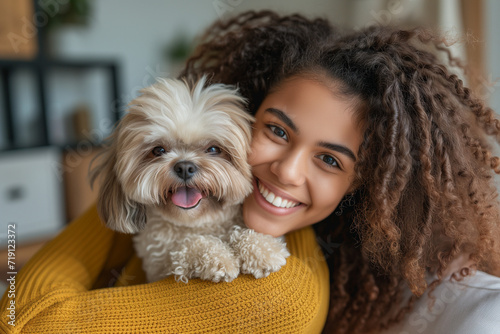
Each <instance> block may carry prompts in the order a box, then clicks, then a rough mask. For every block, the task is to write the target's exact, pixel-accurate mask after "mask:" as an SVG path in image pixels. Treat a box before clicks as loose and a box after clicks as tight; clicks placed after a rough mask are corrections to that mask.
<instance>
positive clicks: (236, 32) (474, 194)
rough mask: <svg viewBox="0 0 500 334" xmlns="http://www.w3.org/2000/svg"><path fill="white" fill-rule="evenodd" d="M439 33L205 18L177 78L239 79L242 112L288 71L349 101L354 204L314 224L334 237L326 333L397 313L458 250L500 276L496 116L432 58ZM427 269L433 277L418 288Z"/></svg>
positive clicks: (363, 328)
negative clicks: (319, 81) (355, 123)
mask: <svg viewBox="0 0 500 334" xmlns="http://www.w3.org/2000/svg"><path fill="white" fill-rule="evenodd" d="M441 42H442V40H441V39H439V38H438V37H437V36H435V35H433V34H432V33H430V32H429V31H426V30H424V29H413V30H401V29H398V28H395V27H370V28H366V29H362V30H359V31H340V30H339V29H337V28H335V27H333V26H332V25H331V24H329V23H328V21H326V20H323V19H307V18H305V17H303V16H300V15H290V16H279V15H277V14H275V13H273V12H269V11H264V12H246V13H243V14H240V15H238V16H236V17H234V18H232V19H230V20H228V21H225V22H216V23H215V24H213V25H212V26H211V27H210V28H209V29H208V30H207V33H206V34H205V35H204V36H203V38H202V43H201V44H200V45H199V46H198V48H197V49H196V50H195V52H194V54H193V55H192V57H191V58H190V59H189V60H188V62H187V64H186V68H185V70H184V71H183V73H182V74H181V75H182V76H199V75H201V74H209V75H211V78H212V81H213V82H223V83H226V84H234V85H237V86H238V87H239V89H240V92H241V93H242V94H243V96H245V97H246V98H247V99H248V101H249V111H250V112H251V113H253V114H255V112H256V110H257V109H258V107H259V105H260V103H261V102H262V100H263V99H264V97H265V96H266V94H267V93H268V92H269V91H270V90H271V89H274V88H276V87H277V86H278V85H279V84H280V83H282V82H283V80H286V79H288V78H291V77H293V76H298V75H309V76H311V75H313V76H315V77H317V78H327V79H328V80H329V81H330V82H333V83H335V87H336V88H337V89H340V93H341V94H342V95H344V96H347V97H351V98H352V101H353V103H357V105H356V108H355V109H356V117H357V119H358V120H359V121H360V123H359V124H360V126H362V127H363V130H364V140H363V143H362V144H361V146H360V148H359V152H358V156H359V159H358V161H357V163H356V166H355V172H356V175H357V180H356V181H355V182H356V185H357V191H356V193H355V198H356V204H355V205H354V206H353V207H349V209H348V210H345V212H344V213H343V214H342V215H341V216H337V215H335V214H332V215H331V216H330V217H328V218H327V219H325V220H324V221H322V222H320V223H318V224H316V226H315V229H316V231H317V232H319V233H318V237H319V236H322V238H324V241H325V242H327V243H330V244H333V243H336V242H340V241H341V246H340V247H339V248H338V249H336V250H335V251H333V252H332V251H328V252H325V258H326V259H327V262H328V265H329V267H330V280H331V296H330V311H329V315H328V320H327V323H326V326H325V329H324V331H325V332H328V333H358V332H368V331H372V330H373V331H378V330H380V329H382V328H387V327H388V326H389V325H390V324H392V323H394V322H397V321H400V320H401V319H402V317H403V316H404V315H405V314H406V313H407V312H408V310H410V309H411V306H412V303H413V301H414V300H415V299H416V298H418V297H420V296H421V295H422V294H423V293H424V292H425V291H428V290H432V288H433V287H435V285H437V284H439V283H440V282H441V281H442V280H443V279H444V278H445V274H446V272H447V269H448V268H449V266H450V264H451V262H452V261H453V260H454V259H456V258H457V257H458V256H460V255H464V254H465V255H467V256H469V258H470V260H472V261H473V262H474V263H475V267H473V269H474V268H477V269H479V270H484V271H486V272H489V273H491V274H494V275H499V274H500V246H499V240H500V224H499V221H500V214H499V206H498V202H497V190H496V187H495V185H494V182H493V175H494V172H496V173H500V160H499V159H498V158H497V157H495V156H493V154H492V149H491V145H492V143H491V141H492V140H491V139H494V140H496V142H498V141H499V140H500V122H499V121H498V120H497V119H496V118H495V116H494V112H493V111H492V110H491V109H489V108H487V107H486V106H485V105H484V104H483V102H482V101H480V100H479V99H477V98H476V97H474V94H473V93H472V92H471V90H470V89H468V88H467V87H464V85H463V82H462V80H461V79H460V78H459V77H458V76H457V75H456V74H452V73H451V72H450V70H449V68H448V67H447V66H445V65H444V64H443V63H442V62H441V61H440V60H439V58H438V56H437V54H438V53H443V54H445V55H447V57H448V60H449V64H448V65H450V64H455V65H456V64H457V61H456V60H455V59H453V58H452V57H451V55H450V52H449V51H448V50H447V49H446V48H445V47H444V46H442V44H441ZM323 81H324V80H323ZM490 138H491V139H490ZM471 272H472V271H471V270H468V269H466V268H464V269H462V270H461V271H459V276H462V277H463V276H467V275H470V274H471ZM427 273H431V274H432V275H434V277H435V278H436V280H434V281H433V282H432V283H431V284H430V285H428V283H427V282H426V279H425V278H426V274H427ZM408 288H409V289H410V290H411V291H412V293H413V296H412V297H411V298H410V299H408V298H405V296H404V292H405V291H407V289H408ZM395 305H401V307H399V308H397V310H396V312H395V311H394V310H395Z"/></svg>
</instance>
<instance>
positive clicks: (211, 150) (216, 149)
mask: <svg viewBox="0 0 500 334" xmlns="http://www.w3.org/2000/svg"><path fill="white" fill-rule="evenodd" d="M205 152H207V153H208V154H213V155H215V154H220V153H221V149H220V147H218V146H210V147H209V148H207V150H206V151H205Z"/></svg>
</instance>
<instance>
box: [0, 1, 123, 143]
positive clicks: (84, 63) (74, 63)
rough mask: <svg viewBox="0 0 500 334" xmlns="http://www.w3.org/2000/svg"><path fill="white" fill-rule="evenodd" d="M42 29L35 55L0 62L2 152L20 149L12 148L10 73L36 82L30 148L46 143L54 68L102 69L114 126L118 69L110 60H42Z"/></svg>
mask: <svg viewBox="0 0 500 334" xmlns="http://www.w3.org/2000/svg"><path fill="white" fill-rule="evenodd" d="M33 3H34V6H35V7H34V8H35V11H40V10H41V9H40V7H39V5H38V2H37V0H34V1H33ZM45 33H46V32H45V29H44V26H39V27H38V33H37V46H38V52H37V55H36V56H35V57H34V58H33V59H31V60H18V59H0V76H1V80H2V94H3V97H4V98H3V100H4V105H3V108H4V118H5V125H6V132H7V148H6V149H5V150H12V149H17V148H21V147H18V146H17V145H16V134H15V132H14V117H13V108H12V107H13V104H12V96H13V95H12V88H13V87H12V75H13V73H14V72H16V71H18V70H20V69H23V70H26V69H28V70H30V71H32V72H33V73H34V76H35V80H36V88H37V95H38V101H37V102H38V103H37V105H38V107H39V115H40V116H41V124H40V129H41V140H40V142H39V144H38V145H34V146H48V145H50V144H51V143H50V140H49V124H48V113H49V111H48V110H47V105H48V103H47V84H46V83H47V73H48V72H49V71H51V70H53V69H55V68H59V69H61V68H62V69H64V68H66V69H81V70H86V69H103V70H105V71H107V72H108V74H109V79H110V80H109V85H110V95H111V96H110V99H111V101H112V102H115V103H112V104H111V105H112V108H113V110H111V111H110V113H111V119H113V120H114V121H115V122H116V121H118V120H119V119H120V115H121V111H120V110H119V106H118V103H117V101H118V96H119V91H120V88H119V78H118V76H119V73H118V71H119V69H118V65H117V63H116V62H115V61H112V60H62V59H52V58H49V57H47V56H46V52H45V45H44V41H45Z"/></svg>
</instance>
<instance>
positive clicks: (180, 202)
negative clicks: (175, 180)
mask: <svg viewBox="0 0 500 334" xmlns="http://www.w3.org/2000/svg"><path fill="white" fill-rule="evenodd" d="M202 197H203V195H202V194H201V192H200V191H199V190H198V189H195V188H189V187H180V188H178V189H177V191H176V192H175V193H173V194H172V203H174V204H175V205H177V206H180V207H181V208H185V209H187V208H190V207H193V206H195V205H196V204H198V202H199V201H200V199H201V198H202Z"/></svg>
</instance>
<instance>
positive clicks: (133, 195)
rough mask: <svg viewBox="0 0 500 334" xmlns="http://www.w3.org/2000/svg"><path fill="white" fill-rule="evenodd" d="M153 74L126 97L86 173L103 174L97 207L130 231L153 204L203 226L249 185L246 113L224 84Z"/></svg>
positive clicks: (113, 224) (172, 217)
mask: <svg viewBox="0 0 500 334" xmlns="http://www.w3.org/2000/svg"><path fill="white" fill-rule="evenodd" d="M204 84H205V80H204V79H202V80H200V81H199V82H198V83H197V84H195V85H189V84H187V83H186V82H184V81H180V80H173V79H169V80H159V81H158V82H157V83H156V84H154V85H153V86H150V87H148V88H145V89H143V90H142V91H141V93H142V95H141V96H140V97H138V98H137V99H135V100H134V101H132V102H131V104H130V107H129V112H128V113H127V114H126V115H125V116H124V118H123V119H122V121H121V122H120V124H119V125H118V127H117V129H116V130H115V132H114V133H113V134H112V136H111V146H110V147H109V149H108V151H107V152H106V153H105V154H104V155H103V156H102V158H101V163H100V164H99V165H98V166H96V168H94V169H93V170H92V171H91V178H92V179H95V178H96V177H97V175H99V174H102V175H103V176H104V178H103V182H102V185H101V188H100V194H99V199H98V209H99V212H100V215H101V218H103V219H104V220H105V221H106V222H107V224H108V226H109V227H110V228H112V229H115V230H117V231H121V232H126V233H134V232H137V231H139V230H140V229H141V228H142V226H143V225H144V223H145V214H146V211H149V210H152V211H155V213H157V214H160V215H162V216H163V217H164V218H165V219H167V220H168V221H170V222H173V223H175V224H178V225H187V226H197V225H198V226H201V225H202V224H206V223H208V222H211V221H216V220H217V219H219V217H221V212H223V210H224V209H225V207H226V206H229V205H236V204H239V203H241V202H242V201H243V200H244V198H245V196H246V195H248V194H249V193H250V192H251V187H252V186H251V169H250V166H249V164H248V163H247V155H248V153H249V149H250V136H251V127H250V124H251V122H252V120H253V119H252V117H251V116H250V115H248V114H247V113H246V112H245V111H244V110H243V103H244V100H243V99H242V98H241V97H240V96H239V95H237V94H236V92H235V91H234V90H232V89H230V88H229V87H227V86H224V85H221V84H216V85H211V86H208V87H206V88H203V86H204Z"/></svg>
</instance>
